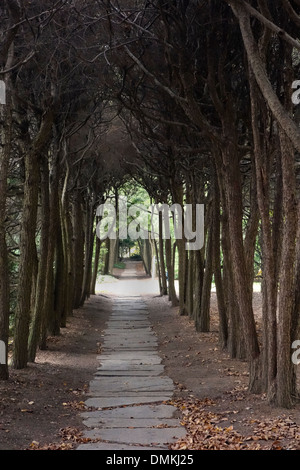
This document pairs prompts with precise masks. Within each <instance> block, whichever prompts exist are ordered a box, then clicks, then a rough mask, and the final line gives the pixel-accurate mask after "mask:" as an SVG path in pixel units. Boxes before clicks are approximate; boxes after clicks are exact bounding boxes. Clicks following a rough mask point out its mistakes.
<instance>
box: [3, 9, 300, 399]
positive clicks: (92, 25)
mask: <svg viewBox="0 0 300 470" xmlns="http://www.w3.org/2000/svg"><path fill="white" fill-rule="evenodd" d="M299 12H300V4H299V1H298V0H280V1H278V2H267V1H266V0H260V1H259V2H254V1H252V0H248V1H241V0H230V1H227V0H223V1H215V0H209V1H207V2H199V1H197V0H174V1H171V2H163V1H161V0H153V1H143V0H141V1H135V0H124V1H122V2H118V1H117V0H99V1H97V2H93V1H90V0H80V1H79V0H72V1H67V0H57V1H56V2H52V1H50V0H42V1H40V2H21V1H19V0H5V1H3V2H2V3H1V6H0V15H1V26H0V34H1V50H0V79H1V80H2V85H5V88H6V104H1V105H0V113H1V120H0V139H1V145H0V280H1V282H0V340H1V341H3V342H4V343H5V345H6V350H7V351H8V350H9V348H8V347H7V346H8V343H11V340H12V349H13V351H12V362H11V367H14V368H16V369H20V368H24V367H26V365H27V364H28V362H29V361H34V360H35V355H36V351H37V349H38V348H45V347H46V342H47V336H48V335H49V334H50V335H57V334H59V331H60V328H62V327H64V326H65V325H66V319H67V318H68V316H70V315H72V311H73V309H76V308H78V307H80V306H82V305H83V303H84V302H85V300H86V299H87V298H88V297H89V295H91V294H92V293H93V290H94V283H95V276H96V274H97V270H98V266H99V258H101V257H100V256H99V253H101V244H100V242H99V241H98V240H97V237H96V235H95V225H96V223H97V216H96V208H97V207H98V205H99V204H100V203H102V202H104V201H105V200H106V198H107V196H108V195H110V194H111V192H113V194H116V192H117V191H118V190H119V189H120V188H121V187H122V185H123V183H124V182H125V181H128V180H131V181H134V182H136V183H137V184H139V185H142V186H143V187H144V188H145V189H146V190H147V192H148V193H149V195H150V197H151V200H152V201H153V202H155V203H170V204H173V203H178V204H181V205H183V204H184V203H194V204H196V203H204V204H205V222H206V225H205V246H204V248H203V249H202V250H200V251H195V252H192V251H190V252H188V251H186V250H185V249H184V240H182V241H181V240H177V243H176V245H175V249H176V250H177V253H178V257H179V274H178V276H179V298H178V299H177V296H176V293H175V290H174V272H173V271H174V269H173V268H174V263H173V254H174V240H170V241H168V240H166V241H162V240H160V242H159V243H157V244H156V245H155V246H154V249H156V250H157V254H158V259H159V261H160V275H161V289H162V294H166V289H167V285H166V282H165V272H166V271H167V272H168V276H169V287H168V288H169V291H168V295H170V300H171V301H172V302H173V304H176V303H177V302H178V304H179V305H178V306H179V314H180V315H190V317H191V318H192V319H193V321H194V322H195V328H196V329H197V330H198V331H199V334H201V332H205V331H208V330H209V328H210V318H209V302H210V289H211V283H212V280H214V283H215V285H216V290H217V296H218V307H219V318H220V322H219V324H220V327H219V337H220V344H221V346H222V348H226V349H227V350H228V354H230V356H231V357H235V358H240V359H246V360H247V361H248V363H249V392H251V393H262V392H264V393H266V394H267V397H268V400H269V402H270V403H273V404H275V405H278V406H283V407H287V408H289V407H291V406H293V404H294V400H295V398H297V396H298V392H297V382H296V367H295V366H294V364H293V363H292V361H291V352H292V350H291V345H292V343H293V340H295V339H297V338H298V331H299V311H300V289H299V285H300V236H299V231H300V229H299V207H300V205H299V164H300V162H299V150H300V138H299V137H300V130H299V119H298V117H299V108H298V107H297V104H295V102H296V103H297V99H296V101H295V100H293V101H295V102H292V99H291V97H292V93H293V92H294V89H293V88H292V85H293V82H294V81H295V80H297V79H299V78H300V69H299V68H300V67H299V66H300V52H299V48H300V46H299V42H298V29H299V24H300V16H299ZM125 131H126V132H125ZM148 248H149V247H146V249H148ZM105 249H106V250H108V252H109V250H110V247H109V243H108V242H107V246H106V248H105ZM152 249H153V246H152ZM257 250H259V251H260V260H261V275H262V283H261V287H262V297H263V301H262V325H261V334H258V333H259V332H258V329H257V324H256V321H255V318H254V315H253V309H252V285H253V280H254V275H255V273H256V271H255V268H256V265H255V261H256V257H255V256H256V252H257ZM102 251H103V244H102ZM100 262H101V260H100ZM9 367H10V366H8V365H7V364H1V366H0V378H1V379H7V378H8V376H9Z"/></svg>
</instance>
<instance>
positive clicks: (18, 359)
mask: <svg viewBox="0 0 300 470" xmlns="http://www.w3.org/2000/svg"><path fill="white" fill-rule="evenodd" d="M39 182H40V181H39V164H38V159H37V155H36V153H35V152H32V153H27V154H26V155H25V183H24V200H23V217H22V227H21V235H20V261H19V285H18V295H17V309H16V315H15V338H14V355H13V367H14V368H15V369H22V368H24V367H26V366H27V360H28V350H27V348H28V335H29V322H30V306H31V293H32V291H31V289H32V279H33V268H34V256H35V251H36V247H35V235H36V221H37V205H38V187H39V186H38V185H39Z"/></svg>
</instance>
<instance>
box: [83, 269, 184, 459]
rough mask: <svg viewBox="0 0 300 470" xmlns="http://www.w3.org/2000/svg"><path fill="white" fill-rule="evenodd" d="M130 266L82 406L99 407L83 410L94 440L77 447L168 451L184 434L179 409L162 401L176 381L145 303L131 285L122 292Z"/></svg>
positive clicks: (131, 272)
mask: <svg viewBox="0 0 300 470" xmlns="http://www.w3.org/2000/svg"><path fill="white" fill-rule="evenodd" d="M129 266H131V268H130V267H129V268H128V269H126V270H125V273H124V280H121V281H120V284H121V285H122V290H121V289H120V292H121V295H120V297H118V298H115V300H114V305H113V310H112V313H111V316H110V318H109V320H108V322H107V328H106V331H105V335H104V341H103V344H102V346H103V348H102V350H103V353H102V354H101V355H100V356H99V357H98V359H99V361H100V362H99V368H98V369H97V371H96V373H95V376H94V378H93V380H91V382H90V387H89V398H88V399H87V401H86V405H87V406H88V407H94V408H95V409H97V410H96V411H89V412H85V413H82V418H83V420H84V421H83V422H84V425H85V426H86V428H87V430H86V431H85V432H84V437H89V438H92V439H97V442H95V443H87V444H82V445H80V446H79V447H78V450H129V449H130V450H132V449H136V450H141V449H151V450H153V449H157V450H161V449H168V444H170V443H171V442H173V441H174V440H177V439H178V438H180V437H182V436H184V435H185V434H186V431H185V428H184V427H183V426H182V425H180V420H179V419H178V418H175V415H176V411H177V408H175V407H174V406H172V405H168V404H166V403H165V402H166V401H168V400H170V399H171V398H172V396H173V393H174V385H173V382H172V380H171V379H170V378H169V377H167V376H166V375H165V374H164V366H163V365H162V364H161V358H160V357H159V355H158V352H157V339H156V336H155V334H154V332H153V331H152V329H151V324H150V321H149V316H148V311H147V307H146V305H145V303H144V302H143V300H142V298H141V297H140V296H139V294H138V292H136V291H135V292H134V291H132V290H131V291H130V286H129V284H127V291H128V292H129V295H127V296H126V295H124V293H122V292H124V287H125V288H126V283H129V282H130V278H131V277H135V274H136V272H135V269H134V268H133V267H132V265H130V264H129ZM133 266H134V265H133ZM126 276H127V280H126ZM131 285H132V284H131ZM135 286H138V284H137V283H136V278H135ZM116 288H117V287H116ZM135 289H137V287H135ZM118 291H119V289H118ZM115 294H116V292H115Z"/></svg>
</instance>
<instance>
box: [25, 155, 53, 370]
mask: <svg viewBox="0 0 300 470" xmlns="http://www.w3.org/2000/svg"><path fill="white" fill-rule="evenodd" d="M40 188H41V211H40V214H41V216H40V217H41V236H40V250H39V251H40V256H39V262H38V276H37V283H36V293H35V304H34V311H33V317H32V321H31V328H30V335H29V343H28V360H29V361H30V362H34V360H35V356H36V351H37V347H38V344H39V339H40V332H41V324H42V318H43V316H44V299H45V288H46V275H47V261H48V246H49V238H50V237H49V228H50V224H49V220H50V205H49V174H48V161H47V160H46V159H44V160H43V162H42V165H41V186H40Z"/></svg>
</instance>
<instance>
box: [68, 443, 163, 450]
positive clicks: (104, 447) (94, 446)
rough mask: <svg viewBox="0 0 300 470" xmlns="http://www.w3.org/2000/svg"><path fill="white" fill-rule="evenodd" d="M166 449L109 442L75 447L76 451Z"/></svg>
mask: <svg viewBox="0 0 300 470" xmlns="http://www.w3.org/2000/svg"><path fill="white" fill-rule="evenodd" d="M164 449H167V447H163V446H162V447H156V446H152V447H151V446H148V447H147V446H139V445H130V444H117V443H113V444H112V443H110V442H91V443H89V444H81V445H80V446H78V447H77V450H131V451H135V450H137V451H140V450H164Z"/></svg>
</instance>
